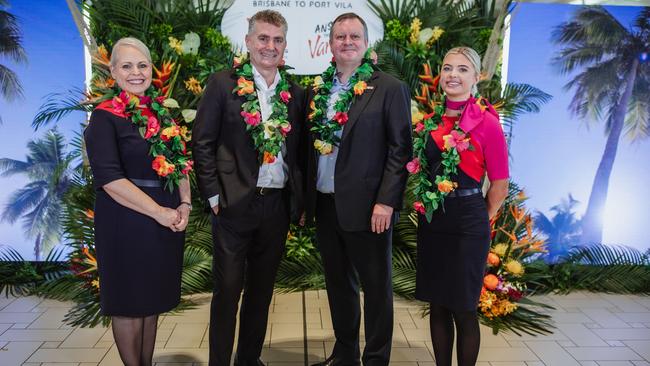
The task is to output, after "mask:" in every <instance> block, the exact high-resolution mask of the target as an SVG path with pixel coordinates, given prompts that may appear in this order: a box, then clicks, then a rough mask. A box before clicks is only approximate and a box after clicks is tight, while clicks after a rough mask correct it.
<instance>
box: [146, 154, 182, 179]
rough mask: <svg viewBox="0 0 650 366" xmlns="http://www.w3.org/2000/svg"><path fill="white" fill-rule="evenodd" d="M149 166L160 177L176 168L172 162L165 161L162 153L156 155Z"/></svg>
mask: <svg viewBox="0 0 650 366" xmlns="http://www.w3.org/2000/svg"><path fill="white" fill-rule="evenodd" d="M151 168H153V170H154V171H155V172H156V173H157V174H158V175H159V176H161V177H166V176H168V175H169V174H171V173H173V172H174V169H176V167H175V166H174V164H170V163H168V162H167V159H165V156H164V155H157V156H156V158H155V159H153V162H152V163H151Z"/></svg>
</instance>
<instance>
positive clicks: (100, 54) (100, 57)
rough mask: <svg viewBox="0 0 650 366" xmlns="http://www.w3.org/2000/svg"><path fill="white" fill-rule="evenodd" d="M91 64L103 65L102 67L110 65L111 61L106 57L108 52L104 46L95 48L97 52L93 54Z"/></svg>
mask: <svg viewBox="0 0 650 366" xmlns="http://www.w3.org/2000/svg"><path fill="white" fill-rule="evenodd" d="M92 59H93V62H94V63H97V64H100V65H104V66H110V65H111V59H110V57H108V50H107V49H106V46H104V45H103V44H102V45H100V46H99V47H97V52H95V54H93V56H92Z"/></svg>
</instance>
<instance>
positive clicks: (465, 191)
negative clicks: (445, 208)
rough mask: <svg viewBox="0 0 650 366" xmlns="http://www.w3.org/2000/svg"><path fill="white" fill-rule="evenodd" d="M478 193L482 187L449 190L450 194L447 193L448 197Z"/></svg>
mask: <svg viewBox="0 0 650 366" xmlns="http://www.w3.org/2000/svg"><path fill="white" fill-rule="evenodd" d="M478 193H481V189H480V188H468V189H457V190H455V191H451V192H449V194H447V198H455V197H467V196H471V195H473V194H478Z"/></svg>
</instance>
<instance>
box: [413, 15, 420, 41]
mask: <svg viewBox="0 0 650 366" xmlns="http://www.w3.org/2000/svg"><path fill="white" fill-rule="evenodd" d="M421 27H422V21H420V19H419V18H418V17H415V18H413V21H412V22H411V43H417V41H418V39H419V37H420V28H421Z"/></svg>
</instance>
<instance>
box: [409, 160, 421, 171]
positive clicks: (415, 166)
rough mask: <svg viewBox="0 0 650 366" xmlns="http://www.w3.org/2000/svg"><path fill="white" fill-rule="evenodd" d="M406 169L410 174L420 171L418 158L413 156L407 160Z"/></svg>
mask: <svg viewBox="0 0 650 366" xmlns="http://www.w3.org/2000/svg"><path fill="white" fill-rule="evenodd" d="M406 170H408V172H409V173H411V174H417V173H419V172H420V159H418V158H415V159H413V160H411V161H409V162H408V163H407V164H406Z"/></svg>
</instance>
